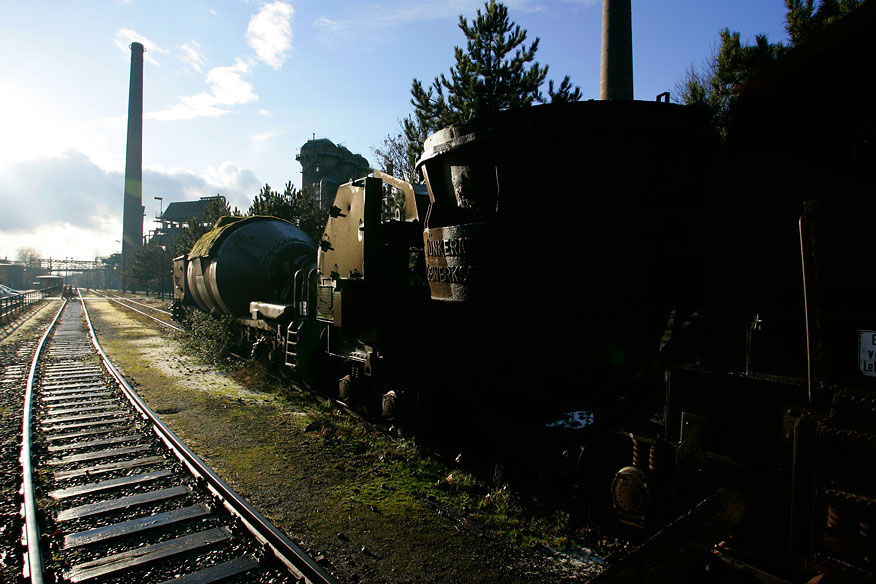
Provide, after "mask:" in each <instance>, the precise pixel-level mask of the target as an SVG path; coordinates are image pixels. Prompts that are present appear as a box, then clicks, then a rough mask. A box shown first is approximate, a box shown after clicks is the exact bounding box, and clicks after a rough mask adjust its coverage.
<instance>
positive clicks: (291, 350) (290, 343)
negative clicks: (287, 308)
mask: <svg viewBox="0 0 876 584" xmlns="http://www.w3.org/2000/svg"><path fill="white" fill-rule="evenodd" d="M303 327H304V321H303V320H302V321H300V322H295V321H294V320H293V321H292V322H290V323H289V326H287V327H286V366H288V367H291V368H292V370H293V371H294V370H295V369H297V368H298V337H299V334H300V333H301V329H302V328H303Z"/></svg>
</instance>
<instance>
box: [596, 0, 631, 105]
mask: <svg viewBox="0 0 876 584" xmlns="http://www.w3.org/2000/svg"><path fill="white" fill-rule="evenodd" d="M599 99H633V25H632V11H631V9H630V0H602V71H601V74H600V77H599Z"/></svg>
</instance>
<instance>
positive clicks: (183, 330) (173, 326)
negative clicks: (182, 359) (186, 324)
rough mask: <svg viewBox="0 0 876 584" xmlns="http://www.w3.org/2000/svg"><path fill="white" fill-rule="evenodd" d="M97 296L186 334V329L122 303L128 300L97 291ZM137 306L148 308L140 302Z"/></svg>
mask: <svg viewBox="0 0 876 584" xmlns="http://www.w3.org/2000/svg"><path fill="white" fill-rule="evenodd" d="M95 294H100V295H101V296H102V297H103V298H105V299H106V300H109V301H110V302H115V303H116V304H118V305H120V306H124V307H125V308H127V309H128V310H133V311H134V312H137V313H139V314H142V315H143V316H145V317H146V318H151V319H152V320H154V321H155V322H158V323H160V324H163V325H164V326H166V327H167V328H171V329H173V330H175V331H177V332H180V333H182V332H185V329H183V328H180V327H178V326H176V325H173V324H170V323H169V322H165V321H163V320H161V319H160V318H155V317H154V316H152V315H151V314H146V313H145V312H143V311H142V310H138V309H136V308H134V307H133V306H130V305H128V304H125V303H123V302H121V300H127V299H126V298H122V299H121V300H117V299H116V298H118V297H116V298H111V297H109V296H107V295H105V294H101V293H100V292H97V291H95ZM137 304H140V305H141V306H146V305H145V304H141V303H139V302H137ZM83 306H84V303H83ZM158 312H164V313H165V314H170V313H169V312H167V311H166V310H158Z"/></svg>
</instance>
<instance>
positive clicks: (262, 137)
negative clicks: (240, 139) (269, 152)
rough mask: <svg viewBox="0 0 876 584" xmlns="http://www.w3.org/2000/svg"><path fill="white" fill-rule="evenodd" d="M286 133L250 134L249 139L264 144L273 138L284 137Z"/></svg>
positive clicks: (279, 131) (277, 131)
mask: <svg viewBox="0 0 876 584" xmlns="http://www.w3.org/2000/svg"><path fill="white" fill-rule="evenodd" d="M285 133H286V132H283V131H281V130H273V131H268V132H260V133H258V134H250V136H249V139H250V140H252V141H253V142H264V141H265V140H270V139H272V138H277V137H279V136H282V135H283V134H285Z"/></svg>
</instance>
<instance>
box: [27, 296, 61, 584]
mask: <svg viewBox="0 0 876 584" xmlns="http://www.w3.org/2000/svg"><path fill="white" fill-rule="evenodd" d="M66 306H67V301H66V300H64V302H63V303H62V304H61V308H60V309H59V310H58V313H57V314H55V318H54V319H53V320H52V322H51V324H50V325H49V326H48V327H47V328H46V332H44V333H43V336H42V338H40V341H39V343H38V344H37V347H36V349H35V350H34V355H33V360H32V361H31V363H30V371H29V372H28V374H27V385H26V388H25V391H24V413H23V414H22V422H21V456H20V457H19V459H18V460H19V462H20V463H21V470H22V492H23V494H24V530H25V538H26V540H27V561H26V563H25V566H26V568H27V570H28V577H29V578H30V581H31V584H42V582H43V576H44V573H45V569H44V566H43V557H42V552H41V551H40V527H39V522H38V520H37V506H36V497H35V496H34V489H33V464H32V461H31V454H32V451H31V447H32V444H31V438H32V436H33V432H32V430H33V428H32V424H31V422H32V419H31V418H32V417H33V388H34V380H35V379H36V371H37V365H38V364H39V359H40V355H41V353H42V351H43V348H44V347H45V345H46V341H47V340H48V338H49V335H50V334H51V333H52V331H53V330H54V328H55V325H56V324H58V320H59V319H60V317H61V313H63V312H64V308H65V307H66Z"/></svg>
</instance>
